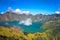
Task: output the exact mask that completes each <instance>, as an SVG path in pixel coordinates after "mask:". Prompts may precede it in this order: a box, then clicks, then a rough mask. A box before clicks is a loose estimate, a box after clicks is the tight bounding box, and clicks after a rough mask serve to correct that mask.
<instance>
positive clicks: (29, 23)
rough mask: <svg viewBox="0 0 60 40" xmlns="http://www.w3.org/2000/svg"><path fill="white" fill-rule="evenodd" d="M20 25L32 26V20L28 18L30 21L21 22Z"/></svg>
mask: <svg viewBox="0 0 60 40" xmlns="http://www.w3.org/2000/svg"><path fill="white" fill-rule="evenodd" d="M19 24H24V25H26V26H29V25H32V20H31V18H28V19H26V20H22V21H20V23H19Z"/></svg>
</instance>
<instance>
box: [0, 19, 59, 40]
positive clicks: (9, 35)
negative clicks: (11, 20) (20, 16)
mask: <svg viewBox="0 0 60 40" xmlns="http://www.w3.org/2000/svg"><path fill="white" fill-rule="evenodd" d="M41 28H42V29H44V30H45V31H44V32H36V33H28V34H25V33H24V32H23V31H22V30H18V29H16V28H11V27H4V26H0V40H60V20H55V21H49V22H46V23H44V25H43V26H42V27H41Z"/></svg>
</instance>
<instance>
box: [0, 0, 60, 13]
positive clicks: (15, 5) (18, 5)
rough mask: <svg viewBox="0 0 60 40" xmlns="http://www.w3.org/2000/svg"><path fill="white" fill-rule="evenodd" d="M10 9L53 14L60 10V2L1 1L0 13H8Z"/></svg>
mask: <svg viewBox="0 0 60 40" xmlns="http://www.w3.org/2000/svg"><path fill="white" fill-rule="evenodd" d="M8 7H11V8H12V9H13V10H16V9H20V10H24V11H28V12H31V13H32V14H37V13H43V14H46V13H47V14H53V13H54V12H55V11H57V10H58V9H59V8H60V0H0V12H4V11H6V10H7V8H8Z"/></svg>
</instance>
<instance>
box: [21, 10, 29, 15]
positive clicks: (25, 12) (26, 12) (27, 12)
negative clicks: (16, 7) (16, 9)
mask: <svg viewBox="0 0 60 40" xmlns="http://www.w3.org/2000/svg"><path fill="white" fill-rule="evenodd" d="M22 13H23V14H26V15H28V14H29V13H30V11H22Z"/></svg>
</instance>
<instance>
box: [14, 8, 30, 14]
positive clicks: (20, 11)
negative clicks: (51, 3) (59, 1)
mask: <svg viewBox="0 0 60 40" xmlns="http://www.w3.org/2000/svg"><path fill="white" fill-rule="evenodd" d="M14 12H15V13H17V14H26V15H28V14H29V13H30V11H23V10H20V9H15V10H14Z"/></svg>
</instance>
